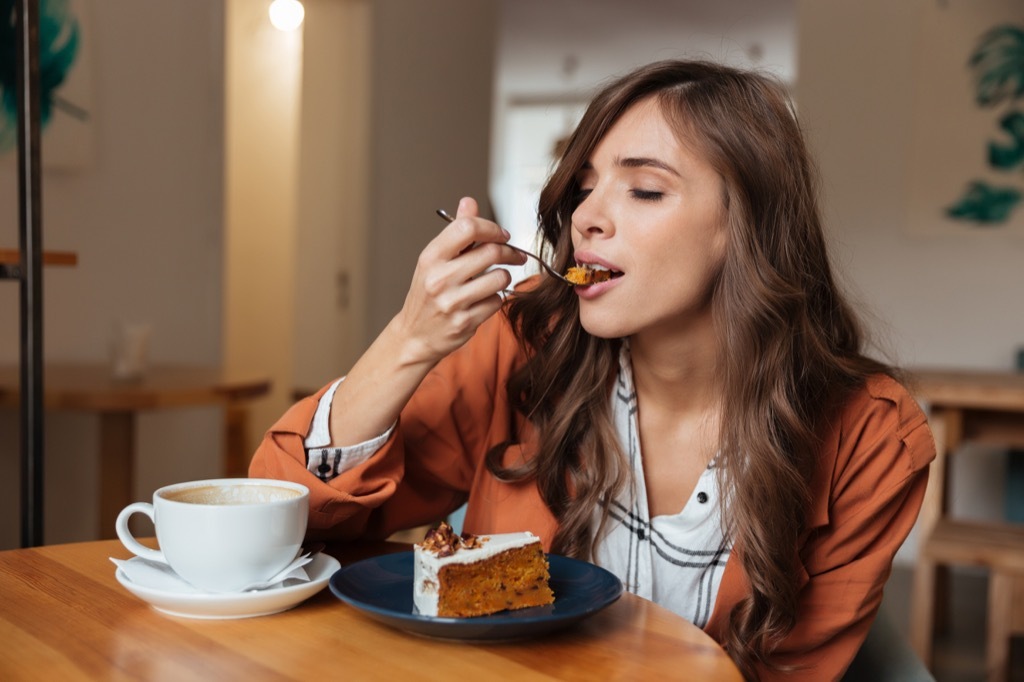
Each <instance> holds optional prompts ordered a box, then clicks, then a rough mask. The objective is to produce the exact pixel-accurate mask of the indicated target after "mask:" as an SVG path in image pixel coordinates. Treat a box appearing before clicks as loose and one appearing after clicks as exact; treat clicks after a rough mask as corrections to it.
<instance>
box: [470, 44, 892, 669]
mask: <svg viewBox="0 0 1024 682" xmlns="http://www.w3.org/2000/svg"><path fill="white" fill-rule="evenodd" d="M647 98H654V100H655V101H656V102H657V103H658V104H659V105H660V107H661V110H662V112H663V114H664V115H665V117H666V119H667V120H668V121H669V122H670V124H671V125H673V126H674V128H675V129H676V132H677V135H678V136H679V137H680V139H681V140H685V141H686V143H687V144H689V145H691V148H695V150H696V151H697V153H699V154H701V155H702V156H703V157H704V158H705V159H706V160H707V161H708V162H709V163H710V164H711V165H712V167H713V168H714V169H715V170H716V171H717V172H718V173H719V175H720V176H721V178H722V180H723V185H724V196H723V197H722V201H723V205H724V208H725V211H726V214H727V230H728V247H727V255H726V258H725V263H724V266H723V269H722V271H721V273H720V276H719V277H718V279H717V280H716V282H715V284H714V290H713V294H712V315H713V319H714V324H715V333H716V335H717V337H718V346H719V348H720V358H719V366H720V367H721V368H722V371H723V382H724V385H723V387H722V403H721V416H720V424H721V425H720V428H719V433H718V439H719V446H720V450H719V454H718V460H717V461H718V464H719V466H720V467H721V469H720V470H721V473H722V475H721V480H722V486H723V490H722V493H723V494H722V496H721V499H722V500H723V503H722V504H723V518H724V519H726V520H727V521H726V524H727V532H728V533H729V534H730V537H731V539H732V540H733V543H734V546H735V548H736V551H737V552H738V554H739V556H740V558H741V561H742V565H743V568H744V570H745V572H746V575H747V577H748V579H749V581H750V585H751V593H750V595H749V596H748V597H747V598H745V599H744V600H742V601H741V602H740V603H739V604H738V605H737V606H736V607H735V608H734V609H733V611H732V613H731V614H730V618H729V631H728V635H727V640H726V642H725V645H726V648H727V650H728V651H729V653H730V656H732V658H733V659H734V660H735V661H736V663H737V665H738V666H739V667H740V669H741V671H742V672H743V673H744V674H745V675H746V676H747V677H748V678H756V677H757V665H758V664H759V663H765V664H768V665H771V658H770V655H771V652H772V650H773V649H774V647H775V646H776V645H777V644H778V643H779V642H780V641H781V640H782V639H783V638H784V637H785V636H786V634H787V633H789V632H790V630H792V628H793V626H794V624H795V620H796V614H797V592H798V588H797V583H796V576H797V575H798V574H799V571H798V564H799V557H798V545H799V542H800V537H801V534H802V533H803V532H804V530H805V529H806V518H807V513H808V506H809V503H810V499H811V495H810V490H809V485H810V484H809V482H810V480H811V477H812V475H813V473H814V471H815V467H816V466H817V459H818V452H819V448H820V446H821V430H822V426H823V424H824V423H825V421H826V420H827V419H828V418H829V416H830V415H831V414H833V413H834V411H835V409H836V408H837V407H838V406H839V405H841V403H842V402H843V400H844V398H845V397H846V396H848V395H849V393H850V392H851V391H853V390H854V389H856V388H857V387H859V386H861V385H863V383H864V381H865V379H866V377H867V376H869V375H871V374H875V373H880V372H881V373H888V374H893V373H894V372H895V370H893V369H892V368H890V367H888V366H886V365H884V364H882V363H880V362H878V361H875V360H872V359H870V358H868V357H866V356H865V355H864V354H863V352H862V345H863V334H862V330H861V326H860V324H859V322H858V321H857V319H856V317H855V315H854V314H853V312H852V310H851V308H850V306H849V305H848V304H847V302H846V301H845V300H844V297H843V295H842V293H841V292H840V291H839V289H838V287H837V285H836V282H835V278H834V276H833V273H832V268H831V266H830V262H829V256H828V251H827V248H826V243H825V238H824V235H823V232H822V226H821V218H820V215H819V208H818V201H817V188H816V179H817V176H816V171H815V169H814V167H813V164H812V162H811V159H810V156H809V154H808V151H807V148H806V145H805V142H804V138H803V134H802V132H801V129H800V125H799V122H798V120H797V117H796V114H795V112H794V110H793V108H792V106H791V104H790V101H789V98H788V96H787V93H786V90H785V88H784V87H783V86H781V85H780V84H778V83H777V82H776V81H775V80H774V79H772V78H770V77H768V76H764V75H761V74H757V73H754V72H748V71H741V70H737V69H733V68H729V67H725V66H722V65H718V64H713V63H707V62H701V61H664V62H658V63H655V64H651V65H648V66H646V67H642V68H640V69H638V70H636V71H634V72H632V73H630V74H628V75H626V76H625V77H623V78H621V79H619V80H617V81H615V82H613V83H611V84H610V85H608V86H607V87H606V88H604V89H603V90H602V91H601V92H600V93H599V94H598V95H597V96H596V98H595V99H594V100H593V102H592V103H591V105H590V107H589V108H588V109H587V111H586V113H585V114H584V116H583V119H582V121H581V122H580V124H579V126H578V127H577V128H576V130H575V132H574V133H573V134H572V136H571V137H570V139H569V141H568V144H567V146H566V148H565V151H564V152H563V155H562V157H561V159H560V160H559V162H558V164H557V167H556V168H555V170H554V172H553V174H552V175H551V177H550V179H549V180H548V182H547V184H546V186H545V187H544V189H543V191H542V192H541V196H540V204H539V209H538V217H539V228H540V233H541V236H542V239H543V242H544V250H545V252H546V254H547V255H548V256H549V257H550V259H551V261H552V262H553V263H554V264H555V266H556V268H563V269H564V268H565V267H567V266H569V265H570V264H571V263H570V260H571V259H572V251H573V248H572V239H571V222H572V214H573V211H574V210H575V209H576V206H577V201H578V200H577V194H578V191H579V187H578V181H577V177H578V174H579V171H580V169H581V168H582V167H583V165H584V163H585V162H586V161H587V160H588V159H589V157H590V155H591V154H592V152H593V150H594V148H595V146H596V145H597V144H598V142H599V141H600V140H601V138H602V137H603V136H604V135H605V133H606V132H607V131H608V130H609V128H611V126H612V125H613V124H614V123H615V122H616V121H617V120H618V119H619V117H621V116H622V114H623V112H625V111H626V110H627V109H628V108H629V107H631V106H632V105H634V104H635V103H637V102H638V101H640V100H643V99H647ZM507 314H508V315H509V318H510V320H511V322H512V324H513V327H514V328H515V329H516V330H517V332H518V334H519V336H520V339H521V342H522V344H523V346H524V350H525V351H526V353H527V355H528V358H529V359H528V361H527V363H526V364H525V365H524V366H523V367H522V368H521V369H520V370H519V371H518V372H516V373H515V374H514V375H513V376H512V377H511V379H510V381H509V383H508V392H509V397H510V399H511V401H512V405H513V406H514V408H515V409H516V410H517V411H518V412H519V413H520V414H521V415H523V416H524V417H525V418H526V419H528V420H530V422H532V423H533V425H534V426H535V427H536V428H537V431H538V441H539V443H538V450H537V454H536V457H535V458H533V459H531V460H530V461H529V462H527V463H525V464H522V465H519V466H510V467H506V466H504V465H503V454H504V451H505V447H506V446H507V444H502V445H499V446H497V447H495V448H494V449H493V450H492V451H491V452H490V453H489V456H488V467H489V469H490V471H491V472H492V473H493V474H494V475H496V476H498V477H499V478H501V479H502V480H510V481H522V480H535V481H536V484H537V486H538V488H539V490H540V493H541V495H542V497H543V499H544V501H545V503H546V504H547V505H548V507H549V508H550V509H551V511H552V512H553V513H554V515H555V517H556V518H557V519H558V521H559V528H558V532H557V534H556V536H555V538H554V540H553V550H554V551H557V552H560V553H564V554H568V555H570V556H577V557H583V558H592V557H593V555H594V554H593V553H594V543H595V538H596V537H598V536H599V535H600V533H599V530H600V527H598V528H595V527H594V520H593V517H594V510H595V508H597V507H602V501H603V500H604V499H607V498H611V497H614V496H615V494H616V493H618V492H619V491H620V490H622V488H623V486H624V485H626V483H627V482H628V480H629V476H630V475H631V473H630V471H629V468H628V466H627V464H626V461H625V457H624V455H623V452H622V448H621V446H620V445H619V443H618V439H617V436H616V433H615V429H614V426H613V424H612V415H611V405H610V403H611V401H610V400H609V391H610V390H611V389H612V385H613V382H614V378H615V376H616V374H617V372H618V351H619V347H620V345H621V340H616V339H602V338H597V337H594V336H591V335H590V334H588V333H587V332H586V331H585V330H583V329H582V327H581V326H580V323H579V309H578V302H577V298H576V296H575V294H574V293H573V292H572V291H571V289H570V288H568V287H566V286H565V285H564V284H563V283H561V282H558V281H556V280H554V279H552V278H543V279H542V280H541V282H540V283H539V285H538V286H537V287H536V288H535V289H533V290H531V291H527V292H524V293H522V294H521V295H518V296H516V297H514V299H513V300H512V302H511V303H510V304H509V307H508V309H507ZM606 520H607V512H606V511H605V512H604V516H603V520H602V521H601V522H600V525H603V524H604V521H606Z"/></svg>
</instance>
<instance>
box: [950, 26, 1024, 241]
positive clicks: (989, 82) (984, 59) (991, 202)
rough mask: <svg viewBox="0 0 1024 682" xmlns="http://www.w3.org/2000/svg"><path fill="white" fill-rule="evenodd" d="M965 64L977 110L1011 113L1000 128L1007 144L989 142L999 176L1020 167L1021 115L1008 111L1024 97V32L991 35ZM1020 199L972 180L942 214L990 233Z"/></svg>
mask: <svg viewBox="0 0 1024 682" xmlns="http://www.w3.org/2000/svg"><path fill="white" fill-rule="evenodd" d="M967 63H968V66H969V67H970V68H971V70H972V71H973V72H974V82H975V94H974V99H975V102H977V104H978V106H980V107H995V106H998V105H1008V106H1010V107H1011V109H1010V110H1009V111H1008V112H1007V113H1005V114H1004V115H1003V116H1002V117H1001V118H1000V119H999V127H1000V128H1001V129H1002V130H1004V131H1006V133H1008V134H1009V141H1008V142H1006V141H990V142H989V144H988V165H989V166H990V167H991V168H993V169H994V170H997V171H1000V172H1010V171H1013V170H1014V169H1017V168H1019V167H1024V113H1022V112H1021V111H1020V110H1018V109H1015V108H1012V106H1013V104H1014V103H1015V102H1016V101H1017V100H1019V99H1021V98H1022V97H1024V28H1022V27H1020V26H1013V25H1010V24H1005V25H1001V26H996V27H995V28H993V29H991V30H989V31H988V32H986V33H985V34H984V35H983V36H982V37H981V40H980V41H979V43H978V47H977V48H976V49H975V50H974V52H973V53H972V54H971V56H970V59H969V60H968V62H967ZM1022 198H1024V191H1022V190H1021V189H1019V188H1017V187H994V186H992V185H990V184H989V183H987V182H985V181H983V180H974V181H972V182H970V183H969V184H968V187H967V189H966V190H965V192H964V195H963V196H962V197H961V198H960V200H959V201H957V203H955V204H953V205H952V206H950V207H948V208H947V209H946V215H947V216H949V217H950V218H954V219H956V220H964V221H969V222H973V223H976V224H977V225H978V226H982V227H994V226H998V225H1000V224H1002V223H1005V222H1006V221H1007V220H1009V219H1010V216H1011V215H1012V213H1013V211H1014V209H1015V208H1016V207H1017V205H1018V204H1019V203H1020V202H1021V199H1022Z"/></svg>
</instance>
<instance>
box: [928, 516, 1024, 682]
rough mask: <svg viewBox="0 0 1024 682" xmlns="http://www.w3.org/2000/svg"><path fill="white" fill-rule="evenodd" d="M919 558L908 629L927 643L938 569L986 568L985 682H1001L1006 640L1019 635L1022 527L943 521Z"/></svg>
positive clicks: (1023, 621)
mask: <svg viewBox="0 0 1024 682" xmlns="http://www.w3.org/2000/svg"><path fill="white" fill-rule="evenodd" d="M920 559H921V560H920V562H919V564H918V566H917V568H916V571H917V576H916V578H915V585H914V589H915V590H920V591H921V593H919V594H915V599H914V604H915V606H914V610H913V611H912V613H911V614H910V617H911V621H912V626H911V627H912V629H916V630H918V631H923V632H924V633H925V635H926V636H927V637H929V638H930V637H931V635H932V630H933V626H934V614H935V607H934V598H935V579H934V576H935V572H936V568H937V566H939V565H961V566H981V567H983V568H986V569H988V571H989V587H988V632H987V633H986V644H985V669H986V674H987V679H988V680H989V681H990V682H1004V681H1005V680H1006V679H1007V677H1008V675H1009V663H1010V637H1011V636H1013V635H1014V634H1024V527H1021V526H1019V525H1011V524H996V523H971V522H964V521H950V520H945V519H944V520H942V521H939V522H938V523H937V524H936V525H935V529H934V530H933V532H932V534H931V535H930V536H929V537H928V539H927V541H926V542H925V543H924V544H923V546H922V550H921V558H920ZM928 653H929V654H930V647H929V652H928ZM926 662H928V661H927V660H926Z"/></svg>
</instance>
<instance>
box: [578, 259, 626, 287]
mask: <svg viewBox="0 0 1024 682" xmlns="http://www.w3.org/2000/svg"><path fill="white" fill-rule="evenodd" d="M624 274H625V273H623V272H621V271H619V270H613V269H611V268H607V267H605V266H603V265H600V264H597V263H576V265H575V266H574V267H571V268H569V269H568V270H567V271H566V273H565V279H566V280H568V281H569V283H570V284H572V285H573V286H577V287H587V286H590V285H592V284H598V283H599V282H607V281H609V280H612V279H618V278H619V277H622V276H623V275H624Z"/></svg>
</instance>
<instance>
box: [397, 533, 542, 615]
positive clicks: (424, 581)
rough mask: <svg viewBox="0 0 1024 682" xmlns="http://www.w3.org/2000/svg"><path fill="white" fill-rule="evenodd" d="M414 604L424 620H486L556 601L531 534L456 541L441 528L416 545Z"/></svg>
mask: <svg viewBox="0 0 1024 682" xmlns="http://www.w3.org/2000/svg"><path fill="white" fill-rule="evenodd" d="M414 554H415V558H414V561H415V566H414V569H413V602H414V603H415V605H416V609H417V611H419V613H420V614H422V615H425V616H443V617H460V618H461V617H468V616H485V615H487V614H489V613H496V612H498V611H505V610H508V609H524V608H527V607H530V606H543V605H544V604H550V603H552V602H553V601H554V600H555V595H554V593H552V592H551V587H550V586H549V585H548V580H549V578H550V576H549V574H548V560H547V557H546V556H544V549H543V548H542V547H541V544H540V539H539V538H538V537H537V536H536V535H534V534H533V533H503V534H500V535H480V536H474V535H462V536H461V537H460V536H458V535H456V534H455V532H454V531H453V530H452V527H451V526H449V525H448V524H447V523H442V524H441V525H440V526H439V527H438V528H435V529H433V530H431V531H429V532H428V533H427V536H426V537H425V538H424V539H423V542H420V543H419V544H417V545H414Z"/></svg>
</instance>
